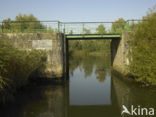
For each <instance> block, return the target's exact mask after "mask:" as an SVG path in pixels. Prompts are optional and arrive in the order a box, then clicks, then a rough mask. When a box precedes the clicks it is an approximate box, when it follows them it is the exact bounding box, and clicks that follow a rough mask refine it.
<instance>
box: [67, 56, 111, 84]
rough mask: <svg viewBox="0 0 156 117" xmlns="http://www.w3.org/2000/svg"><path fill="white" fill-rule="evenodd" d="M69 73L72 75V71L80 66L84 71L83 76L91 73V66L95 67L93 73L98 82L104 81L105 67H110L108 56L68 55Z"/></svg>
mask: <svg viewBox="0 0 156 117" xmlns="http://www.w3.org/2000/svg"><path fill="white" fill-rule="evenodd" d="M69 64H70V74H71V75H73V71H74V70H75V69H76V68H77V67H80V69H83V70H84V72H85V78H87V77H89V76H91V75H92V72H93V68H94V67H95V68H96V69H95V74H96V75H97V77H96V78H97V80H99V82H104V80H105V76H106V74H107V68H109V67H110V56H109V55H106V56H83V55H82V56H76V57H72V56H71V57H70V61H69Z"/></svg>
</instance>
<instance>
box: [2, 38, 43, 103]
mask: <svg viewBox="0 0 156 117" xmlns="http://www.w3.org/2000/svg"><path fill="white" fill-rule="evenodd" d="M45 61H46V54H45V53H44V52H42V51H37V50H31V51H26V50H19V49H17V48H14V47H13V46H12V45H11V44H10V43H9V42H8V41H7V40H2V39H1V40H0V97H1V98H2V99H6V97H5V96H7V95H8V94H12V93H10V92H14V91H16V88H18V87H21V86H23V85H26V84H27V83H28V81H29V75H30V73H31V72H32V71H34V70H35V69H36V68H38V67H40V66H42V65H44V63H45ZM4 94H6V95H4ZM0 101H3V100H0Z"/></svg>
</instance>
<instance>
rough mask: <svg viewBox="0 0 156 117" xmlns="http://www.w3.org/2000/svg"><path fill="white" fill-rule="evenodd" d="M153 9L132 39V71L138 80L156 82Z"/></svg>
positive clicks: (155, 34) (154, 16)
mask: <svg viewBox="0 0 156 117" xmlns="http://www.w3.org/2000/svg"><path fill="white" fill-rule="evenodd" d="M154 10H155V9H153V10H152V11H153V12H152V11H151V12H150V13H148V14H147V16H145V17H143V21H142V22H139V23H138V25H137V30H135V32H134V39H133V41H132V52H131V56H132V61H131V65H130V72H131V74H132V75H133V76H134V78H136V80H137V81H140V82H143V83H145V84H156V77H155V76H156V54H155V53H156V28H155V27H156V12H155V11H154Z"/></svg>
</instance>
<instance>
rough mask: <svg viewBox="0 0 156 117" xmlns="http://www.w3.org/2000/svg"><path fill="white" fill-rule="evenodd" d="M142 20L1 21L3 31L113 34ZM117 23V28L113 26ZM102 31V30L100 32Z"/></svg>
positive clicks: (128, 29)
mask: <svg viewBox="0 0 156 117" xmlns="http://www.w3.org/2000/svg"><path fill="white" fill-rule="evenodd" d="M138 22H141V20H127V21H126V22H124V23H123V22H122V23H121V22H118V23H117V22H60V21H10V22H0V32H2V33H19V32H20V33H38V32H61V33H65V34H98V33H102V34H112V33H121V32H122V31H130V30H135V29H136V27H137V24H138ZM115 24H116V27H117V29H114V28H113V25H115ZM100 31H101V32H100Z"/></svg>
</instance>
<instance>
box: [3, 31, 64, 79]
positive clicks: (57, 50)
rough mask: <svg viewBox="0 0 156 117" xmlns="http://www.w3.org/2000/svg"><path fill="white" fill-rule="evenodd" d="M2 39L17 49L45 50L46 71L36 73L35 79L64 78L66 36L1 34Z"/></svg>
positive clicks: (54, 34) (51, 34)
mask: <svg viewBox="0 0 156 117" xmlns="http://www.w3.org/2000/svg"><path fill="white" fill-rule="evenodd" d="M0 39H8V40H9V41H11V42H12V43H13V45H14V46H15V47H17V48H22V49H26V50H31V49H37V50H44V51H46V53H47V62H46V66H45V68H44V69H42V70H41V71H40V72H37V71H36V72H34V74H33V76H34V77H47V78H55V77H58V78H59V77H62V76H63V62H64V60H63V58H64V57H63V46H64V43H63V42H64V35H63V34H56V33H34V34H33V33H29V34H28V33H27V34H26V33H20V34H11V33H10V34H0Z"/></svg>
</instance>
